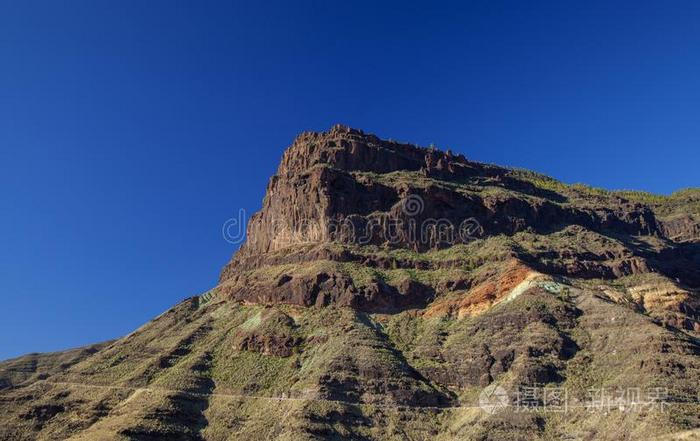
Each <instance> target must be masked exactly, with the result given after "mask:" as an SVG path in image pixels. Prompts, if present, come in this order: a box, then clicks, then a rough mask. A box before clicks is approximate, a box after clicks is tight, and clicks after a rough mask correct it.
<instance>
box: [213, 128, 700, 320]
mask: <svg viewBox="0 0 700 441" xmlns="http://www.w3.org/2000/svg"><path fill="white" fill-rule="evenodd" d="M654 200H655V201H656V204H651V203H649V197H647V196H645V195H644V194H641V193H630V192H610V191H604V190H600V189H594V188H591V187H585V186H580V185H579V186H576V185H574V186H571V185H566V184H563V183H560V182H558V181H556V180H554V179H552V178H548V177H546V176H543V175H539V174H537V173H533V172H528V171H522V170H514V169H509V168H503V167H498V166H494V165H489V164H482V163H478V162H474V161H470V160H468V159H466V158H465V157H464V156H463V155H455V154H453V153H451V152H449V151H440V150H438V149H435V148H432V147H431V148H426V147H419V146H416V145H413V144H407V143H399V142H395V141H391V140H382V139H380V138H379V137H377V136H375V135H372V134H367V133H364V132H363V131H361V130H357V129H352V128H349V127H346V126H342V125H336V126H333V127H332V128H331V129H330V130H328V131H326V132H305V133H302V134H301V135H299V136H298V137H297V138H296V139H295V140H294V142H293V143H292V145H291V146H290V147H289V148H288V149H287V150H286V151H285V153H284V155H283V157H282V161H281V163H280V165H279V168H278V171H277V173H276V174H275V175H274V176H273V177H272V178H271V179H270V183H269V185H268V189H267V194H266V195H265V198H264V200H263V206H262V209H261V210H260V211H259V212H258V213H256V214H255V215H254V216H253V217H252V218H251V219H250V222H249V224H248V228H247V240H246V243H245V244H244V245H243V246H242V247H241V249H240V250H239V251H238V252H237V253H236V254H235V255H234V257H233V259H232V260H231V262H229V264H228V265H226V267H225V268H224V270H223V271H222V274H221V278H220V286H221V287H223V288H222V289H224V291H226V292H227V293H228V294H227V295H228V296H229V297H230V298H233V299H238V300H245V301H254V302H260V301H264V302H272V303H275V302H282V303H295V304H301V305H309V304H319V303H320V304H325V303H328V302H331V303H333V302H341V303H342V304H348V305H355V306H358V307H359V306H361V307H363V308H369V309H372V308H385V307H400V305H408V304H425V303H426V302H428V301H429V299H430V298H431V297H432V296H433V295H434V294H435V293H436V292H440V291H441V290H444V289H445V286H470V285H473V284H475V283H478V282H479V281H480V280H482V279H483V278H484V277H492V276H493V274H485V273H484V274H481V273H479V271H476V272H470V274H469V275H464V274H463V275H462V276H460V277H457V278H455V279H453V280H447V281H443V282H442V283H444V284H445V286H439V285H438V284H435V283H432V282H429V283H424V282H422V281H418V280H414V278H410V277H409V278H408V279H407V280H404V281H396V282H395V283H394V282H391V283H389V282H387V277H386V276H385V275H383V274H381V272H379V273H377V274H373V275H370V276H368V277H367V278H366V280H363V281H359V280H357V279H358V278H357V277H355V276H353V275H352V274H350V273H351V272H352V271H351V270H349V269H348V268H352V267H353V266H362V267H371V268H378V269H382V268H384V269H396V268H414V269H415V268H432V269H435V268H438V269H439V268H445V267H464V268H467V267H475V268H477V269H478V268H480V267H481V266H483V264H484V263H485V262H489V261H500V262H503V261H505V260H508V259H515V260H516V261H517V262H519V263H520V265H524V266H526V267H528V268H530V269H531V270H533V271H537V272H540V273H543V274H555V275H561V276H568V277H584V278H602V279H606V278H616V277H624V276H629V275H634V274H646V273H661V274H664V275H665V276H666V277H669V278H672V279H675V280H678V281H680V282H681V283H683V284H686V285H688V286H691V287H695V286H700V270H698V269H697V268H698V266H697V265H695V263H696V262H697V261H698V259H699V258H700V257H698V256H700V253H698V252H697V245H696V242H695V241H696V239H698V236H697V234H696V232H697V229H698V225H700V222H698V221H697V220H696V218H694V217H693V215H690V214H687V213H686V214H684V216H685V217H683V218H682V219H681V220H679V218H678V215H677V212H678V208H677V207H676V205H677V204H680V203H679V202H677V201H676V200H675V199H673V198H669V199H668V200H657V199H654ZM692 200H694V199H692V198H686V199H683V201H692ZM682 203H683V204H686V203H687V204H690V203H692V202H682ZM674 204H675V205H674ZM671 206H673V207H675V208H669V207H671ZM674 210H675V211H674ZM671 234H673V236H671ZM678 237H683V238H684V241H683V242H677V238H678ZM686 239H689V240H686ZM486 250H488V251H489V252H490V254H489V253H487V252H486ZM436 253H437V254H439V253H443V254H445V253H446V255H448V256H449V259H447V261H430V259H431V256H433V255H435V254H436ZM426 261H429V262H427V263H426ZM283 265H287V266H289V268H294V269H295V270H296V271H297V272H299V274H296V275H295V274H291V272H289V271H288V272H285V271H281V272H280V273H279V274H277V273H275V276H274V278H272V279H266V277H268V276H269V273H270V271H269V269H270V268H277V269H280V268H282V266H283ZM302 269H303V270H302ZM261 274H262V276H261ZM256 278H257V279H256ZM258 279H261V280H262V281H261V280H258ZM271 287H274V288H275V289H271ZM320 292H325V293H333V294H331V295H330V297H329V296H319V295H317V294H318V293H320ZM270 293H274V294H270Z"/></svg>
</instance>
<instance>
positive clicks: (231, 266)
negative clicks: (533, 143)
mask: <svg viewBox="0 0 700 441" xmlns="http://www.w3.org/2000/svg"><path fill="white" fill-rule="evenodd" d="M699 397H700V190H697V189H688V190H683V191H679V192H677V193H674V194H673V195H671V196H657V195H652V194H648V193H642V192H631V191H620V192H612V191H605V190H601V189H596V188H592V187H588V186H585V185H567V184H564V183H561V182H559V181H556V180H554V179H551V178H549V177H546V176H543V175H540V174H537V173H533V172H530V171H525V170H516V169H510V168H503V167H498V166H495V165H488V164H482V163H477V162H474V161H471V160H469V159H468V158H465V157H464V156H463V155H455V154H453V153H451V152H450V151H446V152H443V151H440V150H438V149H435V148H421V147H418V146H415V145H412V144H405V143H398V142H394V141H387V140H382V139H379V138H378V137H376V136H374V135H370V134H365V133H364V132H362V131H360V130H355V129H351V128H348V127H344V126H335V127H333V128H332V129H331V130H329V131H327V132H323V133H303V134H301V135H300V136H299V137H297V139H296V140H294V142H293V144H292V145H291V146H290V147H289V148H288V149H287V150H286V151H285V153H284V156H283V158H282V161H281V164H280V165H279V168H278V170H277V173H276V174H275V175H274V176H273V177H272V178H271V179H270V182H269V185H268V188H267V193H266V196H265V198H264V200H263V206H262V210H261V211H260V212H258V213H256V214H255V215H254V216H253V217H252V219H251V220H250V222H249V224H248V228H247V235H246V242H245V243H244V245H243V246H242V247H241V248H240V250H239V251H238V252H237V253H236V254H235V255H234V256H233V258H232V260H231V261H230V262H229V263H228V264H226V265H225V267H224V268H223V270H222V272H221V276H220V279H219V282H218V284H217V285H216V286H215V287H214V288H212V289H211V290H209V291H207V292H206V293H204V294H202V295H200V296H196V297H192V298H188V299H186V300H184V301H183V302H181V303H179V304H178V305H176V306H174V307H173V308H172V309H170V310H168V311H166V312H165V313H163V314H162V315H160V316H159V317H156V318H155V319H154V320H152V321H151V322H149V323H147V324H145V325H144V326H142V327H141V328H139V329H137V330H136V331H134V332H133V333H131V334H129V335H127V336H125V337H123V338H120V339H117V340H115V341H111V342H106V343H101V344H97V345H94V346H90V347H85V348H80V349H76V350H72V351H66V352H60V353H53V354H30V355H27V356H24V357H19V358H16V359H13V360H8V361H5V362H2V363H0V439H3V440H30V439H46V440H55V439H71V440H113V439H114V440H127V439H133V440H258V439H259V440H265V439H281V440H295V441H296V440H321V439H324V440H325V439H351V440H428V439H430V440H435V441H439V440H505V439H507V440H531V439H542V440H554V439H567V440H593V439H601V440H647V439H659V440H665V439H669V440H670V439H700V403H699V402H698V398H699Z"/></svg>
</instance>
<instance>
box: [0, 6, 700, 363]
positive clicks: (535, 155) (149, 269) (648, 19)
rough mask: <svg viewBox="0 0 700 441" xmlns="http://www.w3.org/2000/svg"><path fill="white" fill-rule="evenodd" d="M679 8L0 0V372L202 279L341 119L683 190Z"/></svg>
mask: <svg viewBox="0 0 700 441" xmlns="http://www.w3.org/2000/svg"><path fill="white" fill-rule="evenodd" d="M699 22H700V3H697V2H692V1H674V2H646V1H636V2H607V1H600V2H598V1H590V2H566V1H553V2H536V5H535V2H522V1H511V2H499V1H493V0H487V1H468V2H459V3H457V2H455V3H449V2H444V3H439V4H438V3H436V2H425V3H412V2H405V1H403V2H395V3H392V2H382V3H381V4H379V2H374V1H373V2H330V1H323V2H321V1H318V2H295V3H294V4H292V2H279V3H278V2H211V1H210V2H194V1H191V2H181V1H162V2H160V1H148V2H142V1H79V0H75V1H70V2H58V1H45V2H37V1H21V2H10V1H0V203H1V204H2V211H1V212H0V238H1V242H0V296H1V297H0V299H1V300H2V310H1V311H2V313H1V315H0V359H2V358H7V357H11V356H15V355H19V354H22V353H26V352H33V351H37V352H38V351H51V350H59V349H63V348H68V347H74V346H79V345H84V344H87V343H91V342H96V341H100V340H105V339H109V338H115V337H118V336H120V335H123V334H126V333H128V332H130V331H131V330H133V329H134V328H136V327H137V326H139V325H141V324H142V323H144V322H146V321H147V320H149V319H151V318H152V317H154V316H155V315H157V314H159V313H160V312H162V311H164V310H165V309H167V308H168V307H169V306H171V305H173V304H174V303H176V302H177V301H179V300H181V299H183V298H185V297H187V296H190V295H193V294H197V293H200V292H202V291H205V290H207V289H208V288H210V287H212V286H213V285H214V284H215V282H216V279H217V276H218V272H219V269H220V268H221V266H222V265H224V263H225V262H226V261H227V260H228V259H229V258H230V255H231V254H232V253H233V251H235V246H234V245H231V244H229V243H227V242H225V241H224V240H223V239H222V236H221V226H222V224H223V223H224V221H225V220H226V219H228V218H230V217H232V216H234V215H235V214H236V213H237V212H238V210H239V209H240V208H243V209H245V210H247V211H248V212H249V213H251V212H253V211H255V210H256V209H258V208H259V207H260V203H261V199H262V196H263V193H264V189H265V185H266V183H267V180H268V177H269V176H270V175H271V174H272V173H273V172H274V170H275V168H276V166H277V163H278V161H279V158H280V156H281V154H282V151H283V149H284V148H285V147H286V146H287V145H289V143H290V142H291V140H292V139H293V137H294V136H295V135H296V134H297V133H299V132H301V131H304V130H323V129H327V128H328V127H330V126H331V125H332V124H334V123H337V122H341V123H345V124H348V125H351V126H354V127H359V128H362V129H364V130H366V131H369V132H373V133H376V134H378V135H380V136H384V137H391V138H394V139H398V140H405V141H413V142H417V143H420V144H425V145H427V144H430V143H434V144H436V145H437V146H440V147H443V148H451V149H452V150H453V151H458V152H462V153H464V154H465V155H466V156H467V157H469V158H472V159H476V160H481V161H487V162H493V163H499V164H503V165H511V166H518V167H526V168H530V169H534V170H538V171H540V172H544V173H547V174H549V175H552V176H554V177H556V178H559V179H561V180H564V181H566V182H586V183H589V184H592V185H596V186H602V187H607V188H635V189H643V190H648V191H653V192H659V193H668V192H671V191H673V190H675V189H678V188H682V187H689V186H698V184H699V182H698V179H697V176H698V174H697V166H698V164H699V163H700V149H698V144H699V141H700V124H699V122H700V121H699V119H700V106H699V105H698V103H700V57H699V56H698V54H699V53H700V27H698V26H697V24H698V23H699Z"/></svg>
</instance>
